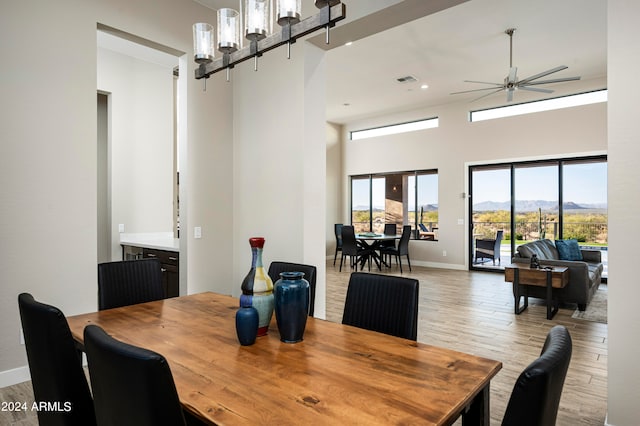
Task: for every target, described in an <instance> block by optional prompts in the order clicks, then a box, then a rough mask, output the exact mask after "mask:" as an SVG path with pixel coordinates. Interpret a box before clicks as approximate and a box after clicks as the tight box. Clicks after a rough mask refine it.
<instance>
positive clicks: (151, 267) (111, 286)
mask: <svg viewBox="0 0 640 426" xmlns="http://www.w3.org/2000/svg"><path fill="white" fill-rule="evenodd" d="M165 297H166V295H165V291H164V287H163V284H162V264H161V262H160V260H159V259H142V260H124V261H119V262H106V263H100V264H99V265H98V309H99V310H103V309H111V308H118V307H120V306H128V305H134V304H137V303H144V302H151V301H154V300H160V299H164V298H165Z"/></svg>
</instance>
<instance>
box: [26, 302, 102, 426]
mask: <svg viewBox="0 0 640 426" xmlns="http://www.w3.org/2000/svg"><path fill="white" fill-rule="evenodd" d="M18 308H19V310H20V321H21V323H22V331H23V333H24V343H25V346H26V349H27V360H28V362H29V372H30V373H31V385H32V386H33V396H34V399H35V401H44V402H60V403H64V404H70V408H71V409H70V410H64V408H65V407H64V406H63V407H62V408H63V409H62V410H38V412H37V414H38V423H39V424H40V425H43V426H47V425H61V426H81V425H88V426H91V425H95V424H96V416H95V411H94V408H93V399H92V397H91V392H90V391H89V384H88V383H87V378H86V376H85V374H84V369H83V368H82V356H81V353H80V352H79V351H78V350H77V348H76V345H75V341H74V340H73V336H72V335H71V330H70V329H69V324H68V323H67V319H66V317H65V316H64V314H63V313H62V311H60V309H58V308H56V307H55V306H51V305H46V304H44V303H40V302H37V301H36V300H35V299H34V298H33V296H32V295H31V294H29V293H21V294H20V295H19V296H18Z"/></svg>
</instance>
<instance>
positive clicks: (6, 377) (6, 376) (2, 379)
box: [0, 365, 31, 388]
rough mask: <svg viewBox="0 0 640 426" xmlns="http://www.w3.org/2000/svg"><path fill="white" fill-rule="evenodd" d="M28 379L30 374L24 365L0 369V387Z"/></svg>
mask: <svg viewBox="0 0 640 426" xmlns="http://www.w3.org/2000/svg"><path fill="white" fill-rule="evenodd" d="M28 380H31V374H30V373H29V367H28V366H26V365H25V366H24V367H18V368H14V369H13V370H6V371H0V388H5V387H7V386H13V385H17V384H18V383H22V382H26V381H28Z"/></svg>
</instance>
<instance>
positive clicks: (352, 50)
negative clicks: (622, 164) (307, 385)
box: [195, 0, 607, 123]
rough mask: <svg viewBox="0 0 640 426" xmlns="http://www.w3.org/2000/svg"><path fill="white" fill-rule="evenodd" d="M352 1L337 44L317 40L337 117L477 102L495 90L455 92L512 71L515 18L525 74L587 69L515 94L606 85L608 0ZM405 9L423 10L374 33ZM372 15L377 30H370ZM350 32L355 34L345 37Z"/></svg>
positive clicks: (496, 98)
mask: <svg viewBox="0 0 640 426" xmlns="http://www.w3.org/2000/svg"><path fill="white" fill-rule="evenodd" d="M195 1H198V2H199V3H201V4H203V5H206V6H208V7H211V8H213V9H216V8H218V7H237V4H238V0H195ZM274 1H275V0H274ZM343 2H344V3H345V4H346V7H347V21H346V22H341V23H338V25H337V27H336V28H335V29H334V30H333V31H334V33H335V34H336V36H335V37H332V41H333V42H332V44H331V46H330V47H326V46H323V44H324V43H320V42H317V40H318V39H321V38H324V35H317V36H315V39H316V40H315V41H316V44H317V45H318V46H320V47H322V48H325V49H330V50H328V54H327V70H328V82H327V99H326V103H327V111H326V113H327V120H328V121H331V122H335V123H347V122H349V121H353V120H357V119H361V118H366V117H371V116H380V115H384V114H389V113H393V112H397V111H402V110H409V109H416V108H428V107H433V106H435V105H443V104H448V103H452V102H464V103H469V102H470V101H472V100H473V99H475V98H477V97H479V96H481V95H482V94H485V93H487V92H486V91H484V92H479V93H478V92H476V93H469V94H462V95H450V93H451V92H457V91H463V90H471V89H480V88H485V87H489V86H487V85H481V84H474V83H465V82H464V80H476V81H485V82H492V83H502V81H503V80H504V78H505V77H506V76H507V75H508V73H509V37H508V36H507V35H506V34H505V33H504V31H505V30H506V29H507V28H516V31H515V34H514V36H513V65H514V66H515V67H517V68H518V78H519V79H524V78H526V77H529V76H531V75H534V74H537V73H540V72H542V71H546V70H548V69H551V68H554V67H556V66H559V65H566V66H568V67H569V68H568V69H566V70H564V71H560V72H557V73H554V74H552V75H550V76H549V77H547V78H562V77H572V76H581V77H582V79H581V81H578V82H567V83H555V84H550V85H545V86H538V87H543V88H548V89H553V90H554V93H553V94H550V95H547V94H541V93H533V92H523V91H518V92H516V93H515V96H514V102H522V101H527V100H532V99H543V98H546V97H553V96H558V95H564V94H569V93H576V92H582V91H587V90H593V89H600V88H604V85H605V84H606V74H607V62H606V61H607V51H606V47H607V40H606V35H607V33H606V30H607V29H606V22H607V19H606V10H607V3H606V1H605V0H535V1H532V0H470V1H467V0H344V1H343ZM363 2H368V3H363ZM371 2H373V3H371ZM457 3H461V4H458V5H457V6H453V7H449V8H446V9H444V10H442V11H440V12H436V13H432V14H430V15H428V16H425V17H420V16H424V14H425V13H431V12H430V11H428V9H429V8H432V9H435V10H438V9H442V8H444V7H448V6H450V5H451V4H457ZM310 5H311V6H312V3H311V2H310V0H303V14H304V15H308V14H309V13H315V10H316V9H314V8H313V7H308V6H310ZM372 5H375V7H377V8H379V9H382V11H380V12H378V13H376V14H375V18H371V19H370V20H369V21H367V20H366V19H361V20H360V21H357V20H356V22H353V18H354V15H359V14H360V13H361V11H362V10H363V8H366V7H370V6H372ZM386 7H388V9H385V8H386ZM305 8H307V9H311V10H312V11H313V12H309V11H308V10H305ZM402 11H410V12H409V14H410V13H414V12H415V13H417V14H416V18H418V19H415V20H413V21H410V20H411V19H414V17H413V16H411V17H410V19H408V20H409V21H410V22H407V23H404V24H402V25H399V26H396V27H393V28H391V29H388V30H386V31H382V32H378V33H377V34H375V33H374V32H375V29H372V28H374V27H382V28H384V27H385V26H386V27H390V26H391V25H394V24H393V23H395V22H401V21H403V20H405V21H406V20H407V19H406V17H402V16H399V15H402ZM405 15H406V14H405ZM371 16H373V15H371ZM359 17H360V16H356V18H359ZM363 22H364V23H363ZM390 23H391V24H390ZM367 25H370V31H369V32H370V33H374V34H373V35H370V36H368V37H364V38H362V37H363V32H366V26H367ZM350 34H352V35H353V39H354V40H355V41H354V43H353V44H352V45H351V46H345V45H343V44H342V43H343V42H344V41H348V40H349V35H350ZM312 39H313V38H312ZM405 76H413V77H415V78H416V80H417V81H416V82H413V83H405V84H400V83H398V82H397V81H396V79H397V78H400V77H405ZM547 78H544V79H547ZM423 84H426V85H428V86H429V87H428V89H421V88H420V86H421V85H423ZM504 104H506V94H504V93H497V94H494V95H491V96H488V97H487V98H484V99H482V100H480V101H477V102H474V103H471V104H470V105H472V106H473V107H474V108H485V107H492V106H500V105H504Z"/></svg>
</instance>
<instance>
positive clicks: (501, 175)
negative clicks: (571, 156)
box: [471, 162, 607, 204]
mask: <svg viewBox="0 0 640 426" xmlns="http://www.w3.org/2000/svg"><path fill="white" fill-rule="evenodd" d="M563 173H564V176H563V181H564V188H563V189H564V193H563V196H564V201H565V202H569V201H572V202H574V203H577V204H603V203H604V204H606V202H607V164H606V162H600V163H581V164H569V165H565V166H564V168H563ZM515 186H516V199H517V200H545V201H555V200H558V167H557V166H537V167H522V168H516V175H515ZM471 195H472V197H473V203H474V204H476V203H481V202H483V201H497V202H500V201H509V199H510V198H511V192H510V178H509V169H508V168H507V169H501V170H486V171H476V172H474V173H473V193H472V194H471Z"/></svg>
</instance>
